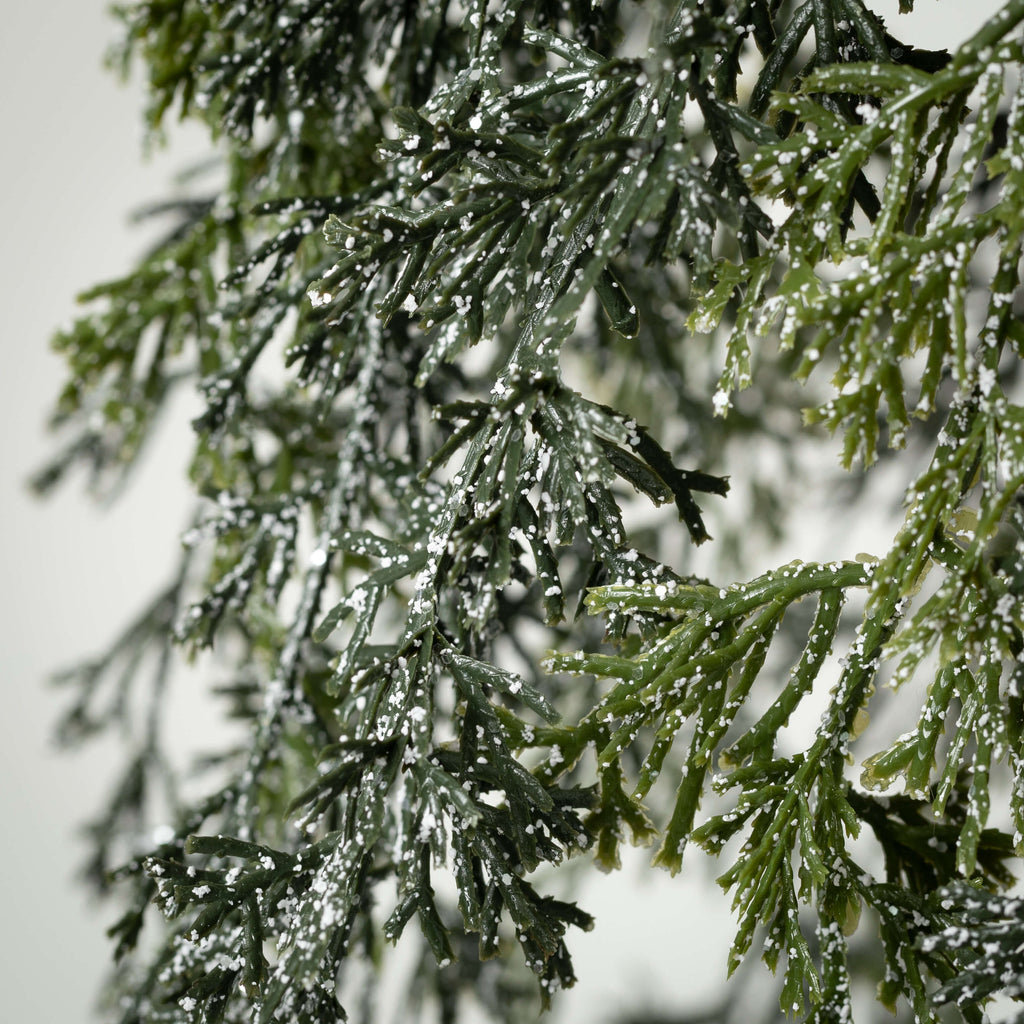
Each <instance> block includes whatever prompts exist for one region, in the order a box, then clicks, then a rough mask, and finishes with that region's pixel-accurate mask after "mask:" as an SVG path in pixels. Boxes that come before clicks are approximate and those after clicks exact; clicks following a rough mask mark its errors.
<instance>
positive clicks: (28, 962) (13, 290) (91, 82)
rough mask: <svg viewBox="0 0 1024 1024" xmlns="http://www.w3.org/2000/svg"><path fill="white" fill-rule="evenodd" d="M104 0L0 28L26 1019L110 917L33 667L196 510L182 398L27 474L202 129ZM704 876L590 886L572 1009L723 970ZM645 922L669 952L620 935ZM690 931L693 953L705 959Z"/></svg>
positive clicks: (3, 410) (13, 1011)
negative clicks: (98, 500) (110, 445)
mask: <svg viewBox="0 0 1024 1024" xmlns="http://www.w3.org/2000/svg"><path fill="white" fill-rule="evenodd" d="M105 6H106V5H105V4H104V3H102V2H101V0H50V2H48V3H45V4H29V3H12V4H8V5H7V8H6V10H5V17H4V22H5V24H4V31H3V33H0V97H2V100H0V149H2V153H3V157H2V160H0V231H2V235H0V343H2V346H3V347H2V350H0V355H2V359H0V418H2V419H0V470H2V476H0V487H2V504H0V527H2V528H0V567H2V579H3V585H2V587H0V638H2V644H3V647H2V655H0V657H2V662H0V664H2V672H3V686H4V688H5V693H4V699H3V702H2V704H0V709H2V711H0V771H2V783H0V908H2V910H0V913H2V920H3V927H0V965H2V971H0V977H3V996H2V1005H3V1011H2V1013H0V1016H2V1018H3V1019H4V1020H9V1021H19V1022H26V1024H35V1022H40V1024H48V1022H60V1024H79V1022H81V1024H85V1022H86V1021H87V1020H89V1019H90V1016H89V1007H90V1005H91V1001H92V998H93V995H94V993H95V991H96V987H97V981H98V979H99V977H100V976H101V974H102V972H103V970H104V969H105V966H106V964H107V962H108V954H109V950H108V947H107V943H106V940H105V938H104V937H103V929H104V928H105V926H106V925H107V924H109V922H110V918H111V914H110V910H109V908H100V909H99V910H98V911H97V910H96V909H95V908H93V907H91V906H89V905H88V903H87V900H86V898H85V896H84V895H83V892H82V891H81V889H80V888H79V887H78V886H77V885H76V884H75V882H74V880H73V874H74V871H75V868H76V866H77V864H78V862H79V860H80V858H81V852H82V849H81V846H80V845H79V843H78V839H77V837H76V826H77V825H78V824H79V823H81V822H82V821H83V820H84V818H85V817H86V816H87V815H88V814H89V813H90V812H91V811H92V810H93V809H94V808H95V807H97V806H98V804H99V801H100V800H101V797H102V794H103V792H104V786H105V780H106V779H108V778H109V773H110V771H111V767H112V765H113V764H115V763H116V761H115V757H116V751H114V750H112V749H109V748H103V749H98V750H94V751H91V752H88V753H86V754H81V753H80V754H76V755H73V756H69V755H65V754H59V753H57V752H56V751H55V749H54V748H53V746H52V744H51V742H50V735H51V730H52V725H53V722H54V720H55V717H56V715H57V712H58V709H59V708H60V706H61V703H60V695H59V694H57V693H54V692H53V691H52V690H51V689H48V688H47V686H46V684H45V679H46V677H47V675H48V673H50V672H51V671H52V670H54V669H56V668H59V667H61V666H64V665H67V664H69V663H71V662H74V661H75V660H77V659H78V658H80V657H81V656H83V655H86V654H89V653H90V652H94V651H98V650H100V649H102V648H103V647H104V645H105V644H106V643H107V642H108V640H109V639H110V638H111V637H112V636H113V635H114V632H115V631H116V629H117V628H118V627H119V625H120V624H122V623H123V622H124V621H125V620H126V618H127V617H128V616H129V615H130V614H131V613H132V611H133V610H134V609H135V608H137V607H138V605H139V603H140V602H141V601H142V600H144V599H145V598H146V597H147V596H148V595H149V594H150V593H152V592H153V591H154V589H155V588H156V587H157V586H158V585H159V584H160V582H161V581H162V580H163V579H164V576H165V573H167V572H168V571H169V568H170V566H171V564H172V562H173V556H174V550H175V540H174V538H175V534H176V531H177V530H178V528H179V526H180V525H181V523H182V521H183V517H184V515H185V514H186V511H187V508H188V495H187V490H186V488H185V484H184V476H183V469H184V465H185V462H186V458H187V450H188V434H187V429H186V427H185V422H186V419H187V417H186V416H184V415H179V416H178V417H177V419H176V420H174V419H172V421H171V422H169V423H168V424H166V426H167V427H168V428H169V429H165V430H164V431H163V433H162V437H161V440H160V442H159V444H158V446H157V447H155V448H154V449H153V450H151V452H150V456H149V459H148V460H147V462H146V465H145V466H144V468H143V470H142V471H141V472H140V473H139V475H138V476H137V478H136V479H135V484H134V486H133V487H132V488H131V489H130V490H129V491H128V493H127V494H126V495H125V496H124V497H123V498H121V500H120V501H119V502H118V503H117V504H116V505H115V506H114V507H113V508H111V509H106V510H101V509H98V508H97V507H95V505H94V504H92V503H91V502H90V501H89V500H88V499H87V497H86V495H85V494H84V493H83V491H82V488H81V487H80V486H79V485H78V484H79V481H76V482H74V483H73V484H72V485H71V486H65V487H64V488H63V489H62V490H61V491H60V492H59V493H58V494H57V495H56V497H54V498H52V499H50V500H49V501H48V502H46V503H39V502H36V501H33V500H31V499H30V497H29V496H28V494H27V491H26V489H25V480H26V478H27V476H28V475H29V473H30V472H31V471H32V469H33V468H35V467H38V466H39V465H40V463H41V462H42V460H44V459H45V457H46V455H47V453H48V452H50V451H52V444H51V441H50V440H49V439H47V437H46V436H45V434H44V431H43V424H44V420H45V416H46V412H47V410H48V408H49V406H50V403H51V402H52V400H53V398H54V397H55V395H56V393H57V390H58V388H59V387H60V384H61V381H62V370H61V365H60V363H59V361H58V360H57V359H56V358H55V357H54V356H53V355H52V354H51V353H50V352H49V351H48V347H47V339H48V337H49V335H50V334H51V332H52V330H53V329H54V327H55V326H57V325H59V324H61V323H63V322H65V321H66V320H67V319H68V318H69V317H70V316H71V315H72V314H73V312H74V304H73V297H74V295H75V294H76V293H77V292H78V291H80V290H81V289H83V288H85V287H87V286H89V285H91V284H93V283H95V282H97V281H99V280H102V279H105V278H107V277H110V276H114V275H116V274H119V273H123V272H125V271H126V270H127V269H128V268H129V267H130V262H131V259H132V255H133V253H136V252H138V250H139V248H140V245H141V240H140V236H139V234H138V233H137V232H133V231H132V230H130V229H129V227H128V225H127V217H126V214H127V212H128V211H130V210H131V209H132V208H133V207H135V206H137V205H139V204H141V203H143V202H145V201H146V200H148V199H152V198H159V197H161V196H162V195H165V194H166V192H167V186H168V183H169V181H170V178H171V176H172V174H173V172H174V170H175V169H177V168H180V167H181V166H182V165H183V164H185V163H187V162H188V160H189V159H190V158H191V157H192V156H194V155H197V154H198V153H200V152H202V149H203V139H202V136H201V133H199V132H198V131H197V130H194V131H191V132H182V133H181V134H180V137H176V139H175V145H174V147H173V150H172V152H170V153H160V154H158V155H157V157H156V158H155V159H153V160H151V161H149V162H148V163H147V162H143V160H142V158H141V139H142V130H141V116H140V115H141V99H140V90H139V87H138V83H137V82H136V83H135V85H134V86H133V87H132V88H130V89H122V88H120V87H119V86H118V84H117V82H116V80H115V78H114V77H113V75H112V74H110V73H109V72H106V71H104V70H103V69H102V67H101V57H102V54H103V53H104V51H105V49H106V46H107V45H108V43H109V42H110V40H111V39H113V38H114V35H115V32H116V28H115V26H114V24H113V22H112V21H111V20H110V19H109V18H108V17H107V16H106V15H105V14H104V9H105ZM874 6H875V8H876V9H877V10H879V12H880V13H883V14H884V15H886V16H887V17H888V18H889V19H890V22H891V27H893V31H894V34H896V35H898V36H900V37H901V38H904V39H906V40H908V41H914V42H917V43H918V44H919V45H925V46H939V45H947V44H951V43H955V42H956V41H957V40H958V39H961V38H963V37H964V36H965V35H966V34H967V31H968V29H969V27H970V26H971V25H972V24H973V25H980V24H981V22H982V20H983V19H984V18H986V17H988V16H989V15H990V14H991V12H992V11H994V10H995V9H996V8H997V7H998V6H999V4H998V3H997V0H974V2H972V3H971V4H962V3H960V2H959V0H942V2H939V0H918V11H917V12H916V13H915V14H914V15H913V16H912V17H910V18H903V19H899V20H898V21H897V17H896V11H897V8H898V3H897V0H885V2H883V0H876V3H875V4H874ZM701 874H702V875H706V873H705V872H701ZM634 877H635V874H634ZM625 881H627V883H628V879H627V880H625ZM701 884H702V882H701V880H700V879H697V878H694V879H693V880H692V881H685V880H683V879H677V880H675V881H674V882H671V881H669V880H668V879H667V878H665V877H662V876H660V875H659V876H658V877H657V878H656V879H653V880H648V881H645V882H644V883H642V884H640V885H635V884H632V883H629V884H625V885H624V884H623V880H621V879H620V880H618V881H614V880H607V885H606V887H605V888H603V889H602V890H601V891H600V892H598V893H595V895H594V896H593V897H592V898H590V899H588V901H587V905H588V908H589V909H592V910H595V911H596V912H597V914H598V927H597V929H596V930H595V931H594V932H593V933H591V934H590V935H588V936H581V937H578V941H576V942H574V944H573V946H574V949H575V950H577V952H578V958H577V959H578V968H579V971H580V975H581V983H580V985H579V986H578V988H577V989H576V992H575V993H574V994H573V995H572V997H571V1002H568V1004H567V1005H566V1006H565V1009H566V1011H567V1017H568V1018H569V1019H574V1018H577V1019H578V1017H579V1015H580V1014H582V1013H585V1012H586V1013H588V1014H590V1013H595V1014H596V1018H595V1019H600V1018H601V1016H602V1014H603V1012H604V1011H606V1010H610V1009H612V1008H613V1007H615V1006H622V1005H630V1004H631V1003H632V1002H633V999H634V997H635V995H636V993H637V992H638V991H649V992H650V993H651V997H652V1002H654V1003H661V1004H663V1005H664V1004H667V1003H670V1002H672V1001H673V1000H672V989H673V985H674V987H675V988H676V990H677V992H678V978H679V974H678V972H679V966H680V964H681V963H683V962H690V963H691V964H692V966H691V967H690V971H691V978H690V980H689V982H688V983H687V988H688V989H689V990H690V991H691V992H692V994H693V995H694V996H696V995H697V994H698V992H704V993H707V992H709V991H710V990H711V988H712V987H713V986H714V985H717V984H718V982H719V981H720V980H721V979H722V978H723V977H724V949H725V947H726V944H727V922H723V921H721V920H720V919H718V918H716V919H715V920H711V919H710V917H709V915H711V914H712V910H711V909H709V905H708V904H707V903H705V902H704V901H703V900H702V899H698V898H696V897H695V896H694V895H693V894H694V893H695V892H696V890H697V889H698V888H700V886H701ZM655 935H657V936H659V937H660V940H661V942H660V944H661V945H663V947H664V954H663V956H662V957H661V960H662V963H660V964H658V963H647V964H645V963H644V958H643V957H641V956H640V955H639V953H634V954H633V955H632V956H631V955H629V947H630V946H633V945H635V946H639V945H640V944H641V943H642V944H643V945H644V946H647V945H648V943H649V941H650V940H651V939H652V938H654V937H655ZM633 940H638V941H637V942H636V943H634V941H633ZM682 943H685V944H686V945H685V947H684V946H682V945H681V944H682ZM684 950H685V951H684ZM694 950H700V951H701V952H702V953H703V954H704V956H703V958H702V959H699V960H697V961H696V962H694V961H691V960H690V958H691V957H692V956H693V955H694V953H693V951H694ZM623 961H625V966H624V967H621V968H620V967H616V969H615V970H611V969H610V967H611V965H613V964H620V963H622V962H623ZM662 967H664V968H666V969H667V971H668V972H669V973H668V977H669V978H671V979H673V985H669V984H668V983H667V982H666V981H665V977H666V975H665V974H664V973H663V972H662V971H661V970H660V968H662ZM659 977H660V979H661V980H660V981H659V980H658V979H659Z"/></svg>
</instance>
